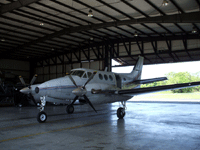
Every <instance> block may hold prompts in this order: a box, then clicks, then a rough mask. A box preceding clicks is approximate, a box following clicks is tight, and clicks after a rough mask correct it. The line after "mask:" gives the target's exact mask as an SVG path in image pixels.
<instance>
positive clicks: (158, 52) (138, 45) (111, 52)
mask: <svg viewBox="0 0 200 150" xmlns="http://www.w3.org/2000/svg"><path fill="white" fill-rule="evenodd" d="M196 48H200V40H199V39H187V40H184V38H183V39H181V40H167V39H166V40H164V41H153V40H150V41H148V42H147V41H146V42H143V41H128V42H127V41H126V42H118V43H111V44H107V45H106V44H105V45H101V46H99V47H98V46H94V47H89V48H85V49H81V50H78V51H76V52H72V51H71V52H69V53H67V54H64V55H61V56H57V55H56V53H55V57H51V58H48V59H46V60H42V61H40V62H37V66H36V67H35V73H36V74H38V79H37V82H38V83H41V82H44V81H47V80H50V79H54V78H58V77H62V76H65V74H66V73H69V72H70V70H71V69H74V68H89V69H96V70H104V68H105V66H108V67H109V66H111V59H112V58H113V59H118V58H120V59H118V60H122V62H121V64H122V65H134V64H135V63H136V60H137V58H138V56H139V55H142V56H144V58H145V59H144V61H145V64H157V63H171V62H180V61H191V59H194V60H195V59H198V56H199V52H198V51H196V50H195V49H196ZM177 54H178V55H177ZM108 70H110V69H108Z"/></svg>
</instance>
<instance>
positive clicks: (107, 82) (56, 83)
mask: <svg viewBox="0 0 200 150" xmlns="http://www.w3.org/2000/svg"><path fill="white" fill-rule="evenodd" d="M72 71H83V74H82V75H81V76H78V75H73V73H72V74H71V76H72V78H73V79H74V81H75V82H76V84H77V86H78V87H81V86H83V85H84V84H85V83H86V81H87V80H88V78H89V76H88V74H92V73H93V72H94V71H96V70H92V69H83V68H79V69H74V70H72ZM126 82H130V81H129V79H128V78H127V79H126ZM38 88H39V92H38V95H40V96H46V97H50V98H56V99H62V100H73V99H74V98H75V95H74V94H73V92H72V91H73V90H75V89H77V87H76V86H75V85H74V84H73V82H72V81H71V80H70V78H69V76H65V77H61V78H57V79H53V80H49V81H47V82H44V83H43V84H41V85H39V86H38ZM85 88H86V90H87V93H86V95H87V97H88V98H89V99H90V100H91V102H92V103H93V104H102V103H112V102H116V101H126V100H128V99H130V98H131V97H132V96H120V95H115V94H100V95H99V94H92V92H91V91H92V89H94V90H102V91H103V90H118V89H119V88H118V87H117V80H116V75H115V74H114V73H112V72H105V71H97V73H96V75H95V76H94V78H93V79H92V80H91V81H90V82H89V83H88V84H87V85H86V86H85ZM47 101H48V100H47Z"/></svg>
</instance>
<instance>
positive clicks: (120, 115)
mask: <svg viewBox="0 0 200 150" xmlns="http://www.w3.org/2000/svg"><path fill="white" fill-rule="evenodd" d="M125 114H126V113H125V110H124V108H122V107H120V108H118V109H117V117H118V118H119V119H123V118H124V116H125Z"/></svg>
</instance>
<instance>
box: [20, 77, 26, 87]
mask: <svg viewBox="0 0 200 150" xmlns="http://www.w3.org/2000/svg"><path fill="white" fill-rule="evenodd" d="M19 79H20V81H21V83H22V84H23V85H25V86H26V83H25V81H24V79H23V78H22V76H19Z"/></svg>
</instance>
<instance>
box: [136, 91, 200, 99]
mask: <svg viewBox="0 0 200 150" xmlns="http://www.w3.org/2000/svg"><path fill="white" fill-rule="evenodd" d="M141 99H144V100H200V92H195V93H172V92H171V91H166V92H159V93H153V94H145V95H140V96H135V97H134V100H141Z"/></svg>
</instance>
